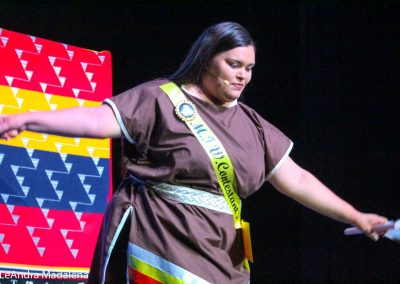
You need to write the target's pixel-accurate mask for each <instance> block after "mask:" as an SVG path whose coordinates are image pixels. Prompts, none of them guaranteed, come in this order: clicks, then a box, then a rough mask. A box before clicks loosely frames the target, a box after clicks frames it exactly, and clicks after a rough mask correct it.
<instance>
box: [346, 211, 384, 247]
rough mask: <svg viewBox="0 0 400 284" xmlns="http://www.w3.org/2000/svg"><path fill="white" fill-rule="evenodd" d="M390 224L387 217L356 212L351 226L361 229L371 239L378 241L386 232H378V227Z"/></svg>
mask: <svg viewBox="0 0 400 284" xmlns="http://www.w3.org/2000/svg"><path fill="white" fill-rule="evenodd" d="M387 222H388V219H387V218H386V217H382V216H379V215H377V214H372V213H362V212H356V214H354V216H353V217H352V220H351V224H352V225H354V226H356V227H357V228H359V229H360V230H361V231H363V232H364V234H365V235H366V236H367V237H369V238H370V239H372V240H374V241H377V240H378V239H379V237H380V236H382V235H384V234H385V233H386V231H382V230H377V228H376V226H377V225H380V224H385V223H387Z"/></svg>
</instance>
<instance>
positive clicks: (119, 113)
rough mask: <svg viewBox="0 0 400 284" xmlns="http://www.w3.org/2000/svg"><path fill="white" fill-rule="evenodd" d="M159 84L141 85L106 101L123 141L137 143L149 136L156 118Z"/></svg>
mask: <svg viewBox="0 0 400 284" xmlns="http://www.w3.org/2000/svg"><path fill="white" fill-rule="evenodd" d="M158 86H159V84H143V85H139V86H137V87H135V88H133V89H130V90H128V91H125V92H123V93H121V94H119V95H117V96H114V97H112V98H109V99H106V100H105V101H104V102H103V103H104V104H107V105H109V106H110V107H111V108H112V110H113V112H114V115H115V117H116V118H117V121H118V124H119V126H120V128H121V131H122V133H123V135H124V137H125V139H126V140H127V141H128V142H129V143H131V144H134V143H138V142H140V141H143V140H147V138H148V137H149V136H150V135H151V132H152V130H153V128H154V125H155V121H156V119H157V118H156V116H157V113H158V112H157V93H159V91H158Z"/></svg>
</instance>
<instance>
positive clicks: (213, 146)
mask: <svg viewBox="0 0 400 284" xmlns="http://www.w3.org/2000/svg"><path fill="white" fill-rule="evenodd" d="M160 88H161V90H163V91H164V92H165V93H166V94H167V95H168V97H169V99H170V100H171V102H172V104H173V105H174V107H175V108H176V109H177V108H178V107H179V105H180V104H182V103H183V104H187V103H188V100H187V98H186V96H185V95H184V94H183V93H182V91H181V89H180V88H179V87H178V86H177V85H175V83H173V82H169V83H166V84H163V85H161V86H160ZM189 103H191V102H189ZM176 111H177V110H176ZM194 111H195V110H194ZM179 118H181V116H179ZM181 120H182V121H183V122H185V123H186V125H187V126H188V127H189V129H190V130H191V131H192V133H193V134H194V135H195V137H196V138H197V140H199V142H200V144H201V146H202V147H203V148H204V150H205V151H206V152H207V155H208V157H209V158H210V160H211V163H212V165H213V168H214V171H215V173H216V175H217V178H218V183H219V185H220V187H221V189H222V192H223V193H224V197H225V199H226V201H227V202H228V205H229V208H230V209H231V211H232V214H233V221H234V226H235V229H242V235H243V242H244V247H245V255H246V258H247V259H248V260H250V261H251V262H252V261H253V256H252V252H251V242H250V231H249V230H250V227H249V225H248V223H247V222H243V224H244V223H246V224H247V225H245V226H244V227H243V226H242V220H241V216H240V215H241V204H240V197H239V195H238V194H237V192H236V179H235V174H234V168H233V166H232V163H231V160H230V158H229V156H228V153H227V152H226V150H225V148H224V146H223V145H222V143H221V142H220V141H219V139H218V138H217V136H216V135H215V134H214V132H213V131H212V130H211V129H210V128H209V127H208V125H207V124H206V123H205V121H204V120H203V119H202V118H201V117H200V115H199V114H198V113H194V115H193V116H190V118H189V119H182V118H181ZM245 230H246V232H245ZM248 257H249V258H248Z"/></svg>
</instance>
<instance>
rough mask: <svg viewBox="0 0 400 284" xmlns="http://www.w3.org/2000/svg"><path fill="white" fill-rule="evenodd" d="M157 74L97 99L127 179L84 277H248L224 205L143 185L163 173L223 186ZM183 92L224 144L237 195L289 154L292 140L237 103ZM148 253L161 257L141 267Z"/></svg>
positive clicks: (175, 180)
mask: <svg viewBox="0 0 400 284" xmlns="http://www.w3.org/2000/svg"><path fill="white" fill-rule="evenodd" d="M166 82H167V81H166V80H154V81H151V82H147V83H145V84H142V85H139V86H137V87H135V88H133V89H131V90H128V91H126V92H124V93H122V94H120V95H118V96H115V97H113V98H111V99H109V100H106V101H105V103H106V104H108V105H109V106H110V107H112V108H113V110H114V113H115V115H116V117H117V119H118V121H119V124H120V126H121V129H122V132H123V134H124V139H123V142H122V147H123V156H124V162H125V166H126V169H127V174H128V175H131V176H134V178H135V180H136V181H133V180H132V178H130V179H127V181H126V182H124V183H123V184H122V185H121V186H120V187H119V189H118V191H117V192H116V193H115V194H114V196H113V198H112V200H111V203H110V205H109V206H108V209H107V212H106V215H105V219H104V222H103V228H102V231H101V235H100V237H99V241H98V244H97V249H96V255H95V257H94V260H93V264H92V269H91V273H90V280H89V282H90V283H101V282H102V281H104V282H105V283H126V280H124V278H125V277H126V275H127V274H129V275H130V276H131V277H133V278H134V277H135V276H137V279H142V278H143V277H144V278H145V277H146V274H147V276H148V275H150V276H151V275H152V273H156V274H157V273H164V272H165V273H167V274H168V273H169V275H167V278H162V279H175V280H170V281H166V280H158V281H159V282H151V281H144V280H143V281H140V280H132V279H131V282H132V283H240V284H243V283H248V282H249V278H250V276H249V273H248V271H247V270H246V269H245V268H244V265H243V260H244V253H243V245H242V239H241V236H240V233H238V231H237V230H235V229H234V227H233V218H232V215H229V214H226V213H221V212H218V211H214V210H212V209H208V208H203V207H199V206H194V205H189V204H185V203H181V202H177V201H174V200H171V199H168V198H163V197H161V196H160V195H158V194H157V193H156V192H155V191H153V190H152V189H151V188H150V187H149V186H147V183H148V182H163V183H168V184H175V185H183V186H187V187H193V188H196V189H200V190H204V191H207V192H212V193H216V194H220V195H222V192H221V190H220V188H219V184H218V180H217V177H216V174H215V172H214V170H213V167H212V165H211V163H210V160H209V158H208V156H207V154H206V152H205V151H204V149H203V148H202V146H201V144H200V143H199V142H198V141H197V139H196V138H195V137H194V135H193V134H192V133H191V131H190V130H189V129H188V128H187V126H186V125H185V123H183V122H182V121H181V120H179V119H178V118H177V117H176V116H175V113H174V107H173V105H172V103H171V101H170V100H169V98H168V97H167V95H166V94H165V93H164V92H163V91H162V90H161V89H160V88H159V86H160V85H162V84H163V83H166ZM187 96H188V98H189V99H190V100H191V101H192V102H193V103H194V104H195V105H196V108H197V112H198V113H199V115H200V116H201V117H202V118H203V120H204V121H205V122H206V123H207V125H208V126H209V127H210V128H211V129H212V130H213V131H214V133H215V134H216V136H217V137H218V138H219V140H220V141H221V142H222V144H223V145H224V147H225V149H226V151H227V152H228V155H229V157H230V159H231V161H232V164H233V167H234V169H235V176H236V181H237V189H238V192H239V195H240V197H241V198H242V199H243V198H246V197H247V196H249V195H251V194H253V193H254V192H256V191H257V190H258V189H259V188H260V187H261V186H262V184H263V183H264V182H265V181H266V180H268V178H269V177H270V176H271V175H272V174H273V173H274V172H275V171H276V170H277V168H278V167H279V165H280V162H282V161H283V160H284V158H286V157H287V156H288V154H289V152H290V150H291V147H292V142H291V141H290V140H289V139H288V138H287V137H286V136H285V135H284V134H282V132H280V131H279V130H278V129H276V128H275V127H274V126H273V125H271V124H270V123H268V122H267V121H265V120H264V119H263V118H262V117H260V116H259V115H258V114H257V113H256V112H255V111H254V110H252V109H251V108H249V107H248V106H246V105H244V104H242V103H238V104H237V105H235V106H233V107H229V108H226V107H221V106H216V105H211V104H209V103H207V102H204V101H202V100H200V99H198V98H196V97H192V96H190V95H187ZM127 209H129V210H130V211H129V214H125V215H124V213H126V212H127V211H126V210H127ZM124 218H127V219H126V220H127V221H126V222H124ZM121 220H122V221H123V222H121ZM122 223H123V224H122ZM124 224H125V225H124ZM116 236H117V237H116ZM131 248H132V249H131ZM111 250H112V253H111V252H110V251H111ZM128 251H129V252H128ZM142 253H143V255H144V256H143V255H142ZM132 254H134V255H132ZM135 254H141V256H138V258H140V259H141V261H140V263H139V264H140V265H138V268H140V269H138V270H141V269H142V270H141V271H139V272H137V273H136V274H135V273H132V271H131V272H129V270H130V269H131V267H130V268H129V261H128V264H127V258H128V259H129V257H135ZM127 255H128V256H127ZM144 258H149V260H148V261H147V260H146V259H144ZM152 261H155V262H157V263H161V264H160V265H159V266H158V268H154V267H150V268H148V267H147V266H148V265H150V266H151V265H152ZM169 265H170V266H171V267H172V268H171V269H170V268H165V267H166V266H169ZM105 266H106V269H105V268H104V267H105ZM127 267H128V269H127ZM143 267H144V268H143ZM146 267H147V268H148V269H147V270H146ZM164 268H165V269H164ZM169 269H170V270H169ZM127 270H128V272H127ZM160 270H161V272H160ZM104 271H106V273H105V274H104ZM154 271H155V272H154ZM157 271H158V272H157ZM171 271H172V272H171ZM174 271H175V272H176V271H178V272H176V274H174V273H175V272H174ZM142 274H143V275H142ZM171 275H172V276H171ZM182 275H183V276H182ZM188 275H189V276H188ZM169 276H171V278H168V277H169ZM186 276H188V277H186ZM141 277H142V278H141ZM144 278H143V279H144ZM159 279H160V278H159ZM176 279H180V280H181V282H179V281H178V280H176ZM187 279H189V280H187Z"/></svg>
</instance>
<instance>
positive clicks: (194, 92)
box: [181, 84, 237, 107]
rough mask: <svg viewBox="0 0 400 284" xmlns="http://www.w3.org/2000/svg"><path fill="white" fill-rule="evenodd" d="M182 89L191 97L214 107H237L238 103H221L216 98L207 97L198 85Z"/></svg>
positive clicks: (186, 86)
mask: <svg viewBox="0 0 400 284" xmlns="http://www.w3.org/2000/svg"><path fill="white" fill-rule="evenodd" d="M181 88H182V89H183V90H184V91H185V92H187V93H188V94H189V95H191V96H193V97H196V98H199V99H200V100H202V101H205V102H207V103H210V104H213V105H218V106H223V107H232V106H235V105H237V101H233V102H221V101H219V100H216V99H215V98H214V97H212V96H210V95H207V94H206V93H205V92H204V91H203V89H202V88H201V87H200V86H198V85H196V84H188V85H182V86H181Z"/></svg>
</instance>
